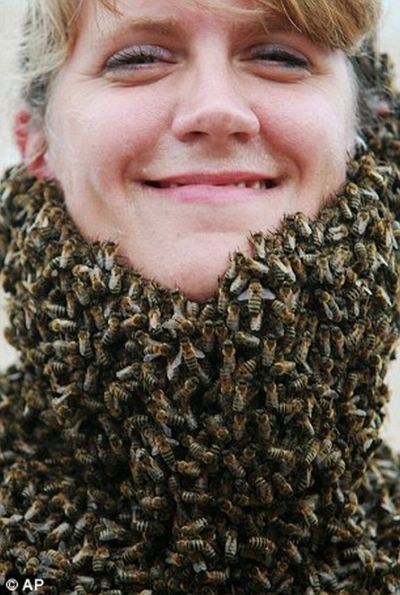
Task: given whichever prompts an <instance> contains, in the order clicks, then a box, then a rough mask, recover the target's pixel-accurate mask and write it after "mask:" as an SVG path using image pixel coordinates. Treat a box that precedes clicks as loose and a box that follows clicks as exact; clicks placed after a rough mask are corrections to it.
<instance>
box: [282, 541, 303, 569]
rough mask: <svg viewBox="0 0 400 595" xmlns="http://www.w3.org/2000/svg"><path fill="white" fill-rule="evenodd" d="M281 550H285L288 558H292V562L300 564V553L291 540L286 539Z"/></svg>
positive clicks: (301, 560) (301, 558)
mask: <svg viewBox="0 0 400 595" xmlns="http://www.w3.org/2000/svg"><path fill="white" fill-rule="evenodd" d="M283 550H284V551H285V552H286V554H287V555H288V556H289V558H290V559H291V560H293V562H295V563H296V564H302V562H303V556H302V555H301V553H300V550H299V548H298V547H297V545H295V544H294V543H293V541H287V542H286V543H285V544H284V545H283Z"/></svg>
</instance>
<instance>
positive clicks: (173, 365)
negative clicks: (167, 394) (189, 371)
mask: <svg viewBox="0 0 400 595" xmlns="http://www.w3.org/2000/svg"><path fill="white" fill-rule="evenodd" d="M181 362H182V349H180V350H179V351H178V353H177V355H176V357H174V359H173V360H172V362H171V363H169V364H168V366H167V378H168V380H172V377H173V375H174V372H175V370H176V368H178V367H179V366H180V365H181Z"/></svg>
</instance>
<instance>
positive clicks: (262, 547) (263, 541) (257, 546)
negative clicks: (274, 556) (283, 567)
mask: <svg viewBox="0 0 400 595" xmlns="http://www.w3.org/2000/svg"><path fill="white" fill-rule="evenodd" d="M248 546H249V547H250V548H251V549H252V550H257V551H263V552H266V553H268V554H271V553H272V552H274V551H275V550H276V544H275V543H274V542H273V541H272V540H271V539H269V538H268V537H250V539H249V541H248Z"/></svg>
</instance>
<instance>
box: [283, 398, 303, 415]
mask: <svg viewBox="0 0 400 595" xmlns="http://www.w3.org/2000/svg"><path fill="white" fill-rule="evenodd" d="M302 408H303V405H302V403H301V401H300V399H292V400H291V401H290V402H288V403H279V404H278V406H277V412H278V413H281V414H282V415H291V414H293V413H300V411H301V410H302Z"/></svg>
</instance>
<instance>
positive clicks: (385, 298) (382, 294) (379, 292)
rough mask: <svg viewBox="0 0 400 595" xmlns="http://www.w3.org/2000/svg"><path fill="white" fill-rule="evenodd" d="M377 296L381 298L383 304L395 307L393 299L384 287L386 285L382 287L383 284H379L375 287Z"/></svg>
mask: <svg viewBox="0 0 400 595" xmlns="http://www.w3.org/2000/svg"><path fill="white" fill-rule="evenodd" d="M375 297H376V298H377V299H378V300H379V302H380V303H381V304H382V306H384V307H388V308H392V307H393V303H392V300H391V299H390V297H389V295H388V293H387V291H386V290H385V289H384V287H382V285H377V286H376V287H375Z"/></svg>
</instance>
